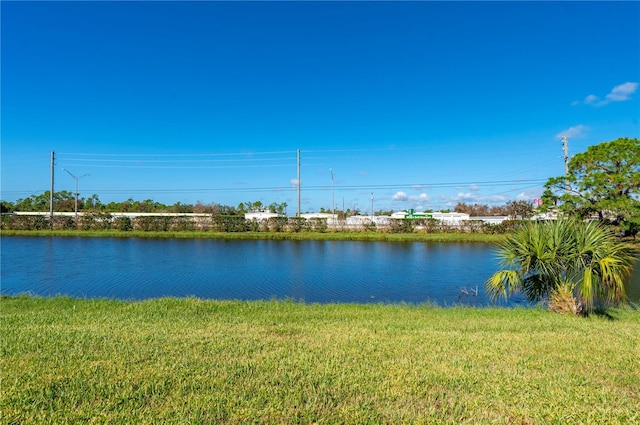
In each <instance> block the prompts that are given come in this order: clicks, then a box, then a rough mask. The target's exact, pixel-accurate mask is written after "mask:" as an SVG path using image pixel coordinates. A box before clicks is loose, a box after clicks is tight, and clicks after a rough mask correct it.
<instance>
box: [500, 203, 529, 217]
mask: <svg viewBox="0 0 640 425" xmlns="http://www.w3.org/2000/svg"><path fill="white" fill-rule="evenodd" d="M505 208H506V212H507V214H506V215H508V216H509V217H511V218H513V219H514V220H517V219H519V218H520V219H527V218H530V217H531V216H532V215H533V205H531V203H530V202H527V201H509V202H507V205H506V207H505Z"/></svg>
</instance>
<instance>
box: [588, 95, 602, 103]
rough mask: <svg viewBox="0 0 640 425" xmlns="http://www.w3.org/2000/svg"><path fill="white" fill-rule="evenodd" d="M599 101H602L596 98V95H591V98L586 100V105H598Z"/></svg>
mask: <svg viewBox="0 0 640 425" xmlns="http://www.w3.org/2000/svg"><path fill="white" fill-rule="evenodd" d="M598 100H600V98H599V97H598V96H596V95H595V94H590V95H589V96H587V97H585V98H584V103H586V104H587V105H591V104H594V103H596V102H597V101H598Z"/></svg>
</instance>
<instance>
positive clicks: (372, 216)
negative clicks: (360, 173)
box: [371, 192, 373, 220]
mask: <svg viewBox="0 0 640 425" xmlns="http://www.w3.org/2000/svg"><path fill="white" fill-rule="evenodd" d="M371 220H373V192H371Z"/></svg>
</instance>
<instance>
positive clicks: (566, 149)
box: [562, 136, 571, 192]
mask: <svg viewBox="0 0 640 425" xmlns="http://www.w3.org/2000/svg"><path fill="white" fill-rule="evenodd" d="M562 150H563V152H564V177H565V179H564V182H565V186H566V189H567V192H568V191H569V190H571V186H570V185H569V143H568V142H567V136H562Z"/></svg>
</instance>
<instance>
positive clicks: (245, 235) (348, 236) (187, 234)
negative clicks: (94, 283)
mask: <svg viewBox="0 0 640 425" xmlns="http://www.w3.org/2000/svg"><path fill="white" fill-rule="evenodd" d="M0 235H2V236H71V237H109V238H129V237H137V238H156V239H162V238H185V239H189V238H193V239H196V238H197V239H228V240H232V239H233V240H256V239H271V240H327V241H331V240H341V241H389V242H499V241H501V240H503V239H504V238H505V235H492V234H483V233H382V232H300V233H288V232H197V231H179V232H172V231H168V232H151V231H150V232H143V231H136V230H133V231H128V232H123V231H120V230H86V231H85V230H2V231H1V232H0Z"/></svg>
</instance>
